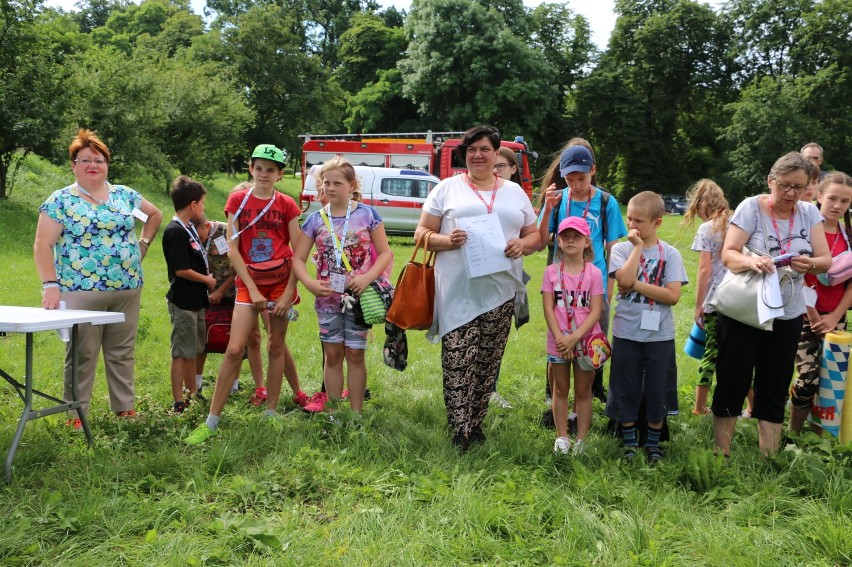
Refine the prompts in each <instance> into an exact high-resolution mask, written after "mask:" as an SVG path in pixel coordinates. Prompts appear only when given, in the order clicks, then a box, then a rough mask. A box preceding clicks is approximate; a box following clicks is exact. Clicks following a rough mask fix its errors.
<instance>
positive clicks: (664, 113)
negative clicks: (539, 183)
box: [572, 0, 733, 199]
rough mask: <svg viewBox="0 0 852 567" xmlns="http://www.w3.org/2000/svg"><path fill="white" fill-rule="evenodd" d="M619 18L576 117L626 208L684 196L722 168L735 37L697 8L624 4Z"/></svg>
mask: <svg viewBox="0 0 852 567" xmlns="http://www.w3.org/2000/svg"><path fill="white" fill-rule="evenodd" d="M616 10H617V11H618V12H619V14H620V15H619V18H618V21H617V22H616V27H615V30H614V32H613V35H612V38H611V39H610V44H609V49H608V51H607V53H605V54H604V56H603V57H602V58H601V61H600V64H599V65H598V67H597V68H595V70H594V71H593V72H592V73H591V74H590V76H589V77H588V78H587V79H584V80H582V81H581V82H580V84H579V85H578V87H577V89H576V92H575V93H574V96H573V101H572V104H573V107H572V114H573V116H574V119H575V120H576V123H577V124H579V125H580V131H581V132H585V133H588V135H589V136H590V137H591V138H592V139H593V141H594V143H595V144H596V146H597V148H596V149H597V150H598V154H599V155H600V156H602V157H601V159H600V161H601V162H602V164H603V165H604V166H603V167H602V168H601V169H602V177H603V181H604V182H605V183H607V184H608V186H609V187H610V188H612V189H614V190H615V191H616V192H618V193H619V195H620V196H621V197H622V198H623V199H626V198H628V197H630V196H632V195H633V194H634V193H636V192H638V191H641V190H645V189H653V190H655V191H658V192H660V193H670V192H671V193H682V192H683V191H684V189H685V188H686V187H687V186H688V185H689V183H691V182H692V181H694V180H695V179H697V178H699V177H706V176H708V175H714V174H715V173H716V172H717V171H718V167H719V165H720V161H719V157H718V156H719V155H720V154H721V152H722V149H721V148H720V147H719V144H718V142H716V140H715V138H714V130H715V128H716V127H718V126H721V125H723V124H725V115H724V112H723V106H722V105H723V104H724V103H725V102H727V101H729V100H732V97H733V91H732V90H731V89H730V86H729V85H730V79H729V75H730V72H729V69H730V61H729V60H728V59H727V58H726V53H727V47H728V45H729V41H730V40H729V29H728V28H727V27H726V26H725V25H724V22H722V21H721V20H720V19H719V18H718V17H717V16H716V15H715V14H714V12H713V11H712V10H711V9H710V8H708V7H707V6H704V5H700V4H698V3H696V2H693V1H691V0H619V1H618V2H617V4H616Z"/></svg>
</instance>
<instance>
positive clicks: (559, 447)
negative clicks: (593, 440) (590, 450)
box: [553, 437, 571, 455]
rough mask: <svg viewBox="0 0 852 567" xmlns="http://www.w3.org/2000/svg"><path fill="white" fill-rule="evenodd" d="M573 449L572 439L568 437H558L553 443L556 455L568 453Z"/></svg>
mask: <svg viewBox="0 0 852 567" xmlns="http://www.w3.org/2000/svg"><path fill="white" fill-rule="evenodd" d="M570 451H571V440H570V439H569V438H568V437H557V438H556V443H554V444H553V452H554V453H555V454H556V455H567V454H568V453H569V452H570Z"/></svg>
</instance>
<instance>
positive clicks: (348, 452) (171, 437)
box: [0, 158, 852, 566]
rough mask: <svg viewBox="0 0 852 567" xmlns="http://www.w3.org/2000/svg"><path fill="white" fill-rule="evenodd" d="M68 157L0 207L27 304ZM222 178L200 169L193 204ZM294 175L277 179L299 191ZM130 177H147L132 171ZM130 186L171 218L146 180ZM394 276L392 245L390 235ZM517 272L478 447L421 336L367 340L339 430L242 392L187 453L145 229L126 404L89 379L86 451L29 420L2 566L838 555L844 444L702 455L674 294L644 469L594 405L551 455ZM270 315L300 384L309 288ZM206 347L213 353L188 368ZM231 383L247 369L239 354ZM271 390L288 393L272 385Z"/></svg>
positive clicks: (403, 250) (804, 560)
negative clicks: (514, 317)
mask: <svg viewBox="0 0 852 567" xmlns="http://www.w3.org/2000/svg"><path fill="white" fill-rule="evenodd" d="M71 180H72V179H71V176H70V172H69V171H68V170H67V169H63V168H56V167H53V166H51V165H49V164H46V163H45V162H43V161H41V160H39V159H35V158H34V159H30V160H29V161H28V170H27V171H25V172H23V173H22V174H21V175H20V177H19V179H18V185H17V187H16V189H15V191H14V192H13V194H12V196H11V199H9V200H8V201H4V202H0V227H2V230H0V259H2V267H3V268H2V272H0V304H2V305H32V306H35V305H38V304H39V301H40V292H41V290H40V285H39V281H38V276H37V275H36V272H35V268H34V265H33V261H32V241H33V235H34V233H35V225H36V220H37V209H38V206H39V204H40V203H41V202H42V201H43V200H44V199H45V197H46V196H47V195H48V194H50V192H52V191H53V190H55V189H57V188H59V187H62V186H64V185H65V184H67V183H68V182H70V181H71ZM237 181H239V180H237V179H235V178H227V177H221V178H217V179H215V180H213V181H211V182H209V183H208V185H207V186H208V188H209V189H210V195H209V198H208V203H207V210H208V212H209V213H211V216H212V217H213V218H216V215H217V213H218V212H219V211H221V210H222V207H223V205H224V201H225V196H226V194H227V192H228V190H229V189H230V188H231V186H233V185H234V184H235V183H236V182H237ZM298 183H299V181H298V180H297V179H292V178H290V179H286V180H284V181H283V182H282V184H281V187H282V189H284V190H285V191H287V192H289V193H290V194H293V195H295V194H296V193H297V191H298ZM128 184H129V185H131V186H133V187H135V188H139V189H144V188H145V187H146V186H149V185H150V186H151V187H156V186H157V185H155V184H154V183H153V182H150V181H146V180H141V181H138V182H130V183H128ZM145 194H146V197H148V198H149V200H151V201H153V202H154V203H155V204H157V206H159V207H160V208H161V210H163V211H164V212H165V213H166V218H168V217H169V216H170V213H171V208H170V203H169V202H168V200H167V198H166V196H165V194H163V193H162V189H158V190H152V191H145ZM680 220H681V217H667V218H666V219H665V221H664V225H663V229H662V236H663V237H664V239H665V240H667V241H668V242H670V243H671V244H673V245H674V246H676V247H677V248H679V249H680V250H681V252H682V254H683V257H684V261H685V264H686V267H687V273H689V274H690V277H694V275H695V272H696V267H697V255H696V254H695V253H692V252H690V251H689V245H690V243H691V242H692V235H693V233H694V229H690V228H683V227H681V226H680V225H679V222H680ZM392 246H393V250H394V252H395V255H396V269H395V273H398V271H399V268H400V267H401V265H402V264H403V263H404V262H405V261H406V260H407V259H408V256H409V255H410V253H411V249H412V246H411V243H410V241H409V240H408V239H404V238H393V239H392ZM544 265H545V256H544V253H540V254H536V255H533V256H530V257H529V258H528V259H527V260H526V261H525V266H526V269H527V271H528V272H529V273H531V274H532V277H533V280H532V282H531V283H530V286H529V289H530V298H531V301H532V306H531V309H532V314H533V317H532V321H531V323H530V324H528V325H527V326H525V327H523V328H522V329H521V330H520V331H516V330H514V329H513V330H512V332H511V335H510V338H509V345H508V347H507V352H506V356H505V358H504V361H503V365H502V372H501V377H500V392H501V393H502V394H503V396H504V397H506V398H508V399H509V400H510V401H511V402H512V403H513V404H514V406H515V409H513V410H502V409H492V411H491V412H490V413H489V416H488V419H487V420H486V424H485V425H486V427H485V432H486V435H487V436H488V442H487V443H485V444H484V445H483V446H480V447H477V448H475V449H473V450H472V451H471V452H469V453H468V454H465V455H460V454H459V453H458V452H457V451H456V450H455V449H453V448H452V446H451V445H450V443H449V438H448V435H447V431H446V417H445V413H444V406H443V399H442V396H441V368H440V358H439V354H440V348H439V347H438V346H437V345H432V344H429V343H428V342H426V341H425V340H424V338H423V333H417V332H412V333H409V346H410V356H409V367H408V369H407V370H406V371H405V372H402V373H400V372H396V371H393V370H391V369H389V368H388V367H386V366H385V365H384V364H383V363H382V360H381V352H380V346H381V343H382V341H383V339H384V336H383V335H384V333H383V330H382V329H381V328H376V329H375V335H376V337H375V342H374V343H372V344H371V345H370V346H369V348H368V355H367V357H368V363H367V365H368V376H369V377H368V382H369V386H370V388H371V390H372V394H373V400H372V401H370V402H367V404H366V406H365V410H364V414H363V417H362V418H361V419H360V420H358V419H356V418H355V417H354V416H352V415H350V414H349V413H348V412H347V411H346V410H345V409H342V410H340V411H339V412H338V414H337V416H338V417H339V419H338V423H337V424H332V423H330V422H329V421H328V418H327V417H324V416H322V415H320V416H312V417H311V416H307V415H305V414H304V413H302V412H301V411H298V410H297V409H296V408H295V407H294V406H293V405H292V404H285V405H283V406H282V407H280V416H279V417H277V418H275V419H273V420H269V421H264V420H262V419H261V411H260V410H257V409H255V408H252V407H251V406H249V405H248V403H247V402H248V394H247V393H246V391H245V390H244V391H243V392H242V393H240V394H238V395H236V396H234V398H235V399H232V400H231V402H230V403H229V405H228V406H227V407H226V409H225V413H224V417H223V420H222V426H221V428H220V435H219V436H218V437H216V438H215V439H213V440H212V441H211V442H208V443H207V444H205V445H204V446H201V447H198V448H192V449H191V448H187V447H185V446H184V445H183V444H182V443H181V439H182V438H183V437H184V436H185V435H186V434H187V433H188V431H190V430H191V429H192V428H193V427H194V426H195V425H197V424H198V423H199V422H200V421H201V420H202V419H203V416H204V415H205V413H206V412H205V411H204V409H205V408H201V407H199V406H197V405H193V406H191V408H190V410H189V411H188V412H187V414H185V415H183V416H181V417H173V416H170V415H168V413H167V410H168V408H169V407H170V404H171V399H170V390H169V378H168V369H169V354H168V353H169V320H168V314H167V312H166V304H165V299H164V296H165V292H166V289H167V281H166V274H165V263H164V261H163V257H162V253H161V246H160V241H159V239H157V241H156V242H155V243H154V245H153V246H152V248H151V254H150V256H149V257H148V258H147V259H146V261H145V264H144V269H145V288H144V292H143V297H142V315H141V320H140V328H139V341H138V345H137V368H136V384H137V386H136V389H137V396H138V399H139V405H138V407H139V409H140V411H141V416H140V417H139V418H138V419H137V420H118V419H117V418H115V417H113V416H111V415H110V413H109V411H108V409H109V408H108V406H107V402H106V399H107V398H106V387H105V384H104V380H103V375H102V370H101V371H99V376H98V379H97V386H96V391H95V397H94V400H93V404H92V411H91V421H92V423H93V427H94V432H95V436H96V443H95V448H94V450H89V449H88V448H87V447H86V444H85V442H84V439H83V436H82V435H81V434H80V433H78V432H74V431H70V430H68V429H67V428H65V427H64V425H63V423H64V418H61V417H60V416H53V417H51V418H46V419H42V420H38V421H36V422H34V423H31V424H29V425H28V427H27V429H26V431H25V433H24V438H23V443H22V446H21V448H20V449H19V451H18V453H17V456H16V459H15V474H14V478H13V481H12V483H11V484H9V485H0V534H2V537H0V562H2V563H3V564H8V565H41V564H47V565H52V566H53V565H57V566H59V565H62V566H64V565H79V566H92V565H127V564H133V565H176V566H177V565H602V566H611V565H654V566H656V565H720V566H729V565H748V566H775V565H816V566H834V565H849V564H852V466H850V465H851V464H852V448H850V447H842V446H838V445H836V444H834V443H832V442H831V441H829V440H823V441H818V440H816V439H815V438H814V437H812V436H808V437H806V438H804V439H801V440H800V443H799V446H791V447H789V448H788V450H785V451H783V452H782V453H781V454H780V455H779V456H778V457H776V458H775V459H773V460H764V459H761V458H760V457H759V456H758V453H757V439H756V431H755V424H754V423H753V422H750V421H741V422H740V424H739V425H738V431H737V437H736V439H735V441H734V448H733V450H734V455H733V457H732V458H731V459H730V460H729V461H726V462H724V463H721V462H719V461H718V460H716V459H714V458H713V456H712V453H711V451H710V447H711V438H712V431H711V426H710V420H709V418H707V417H706V416H693V415H691V414H690V409H691V407H692V401H693V400H692V392H693V391H694V387H695V370H696V363H695V361H694V360H692V359H689V358H688V357H687V356H686V355H684V354H683V353H682V346H683V341H684V339H685V338H686V336H687V334H688V332H689V328H690V327H691V319H692V315H691V313H692V309H693V305H694V291H695V290H694V286H693V285H690V286H687V287H686V288H685V290H684V293H683V296H682V299H681V302H680V304H679V305H678V306H677V308H676V321H677V337H678V338H677V343H678V351H679V354H678V368H679V391H680V402H681V415H680V416H677V417H674V418H671V421H670V425H671V428H672V434H673V440H672V442H671V443H670V444H669V445H668V447H667V451H668V457H667V459H666V460H665V461H664V462H663V463H662V464H661V465H659V466H658V467H656V468H650V467H648V466H647V465H646V464H645V462H644V459H641V458H640V459H636V462H633V463H623V462H621V461H619V460H618V457H619V455H620V449H619V445H618V443H617V442H616V441H615V440H614V439H613V438H611V437H609V436H607V435H606V433H605V432H604V426H605V421H606V420H605V419H604V417H603V416H602V415H601V410H602V406H600V405H599V404H598V402H595V404H596V405H595V410H596V411H595V417H594V423H593V429H592V433H591V435H590V437H589V440H588V445H589V446H588V450H587V451H586V453H585V454H584V455H582V456H581V457H576V458H575V457H559V458H557V457H554V456H553V454H552V453H551V449H552V446H553V437H554V434H553V432H552V431H550V430H545V429H542V428H540V427H539V426H538V418H539V416H540V413H541V411H542V410H543V409H544V404H543V400H542V398H543V382H544V377H543V374H544V356H545V351H544V337H545V324H544V318H543V316H542V314H541V305H540V297H539V294H538V293H537V289H538V285H539V284H540V282H541V275H542V272H543V270H544ZM302 295H303V297H306V299H307V301H305V302H303V304H302V305H301V306H300V307H299V311H300V313H301V317H300V318H299V320H298V321H297V322H296V323H294V324H292V325H291V326H290V333H289V337H288V338H289V344H290V345H291V348H292V350H293V354H294V356H295V358H296V361H297V364H298V368H299V371H300V376H301V379H302V382H303V387H304V388H305V389H306V390H308V392H309V393H313V392H314V391H315V390H316V389H318V388H319V384H320V377H321V373H320V371H321V368H320V357H321V355H320V350H319V343H318V341H317V338H316V333H317V325H316V314H315V313H314V311H313V309H312V308H311V301H310V297H307V296H308V295H309V294H307V292H306V291H305V290H304V289H302ZM23 345H24V342H23V339H22V337H21V336H16V335H9V336H7V337H5V338H0V368H3V369H4V370H6V371H8V372H10V373H11V374H12V375H14V376H21V375H22V374H23V348H24V347H23ZM35 348H36V371H37V374H38V377H37V386H39V387H41V388H42V389H44V390H46V391H48V392H51V393H54V394H56V395H59V394H61V391H62V386H61V366H62V348H63V347H62V343H61V342H60V340H59V339H58V338H57V336H56V334H55V333H52V332H51V333H40V334H38V335H36V340H35ZM219 360H220V357H219V356H217V355H211V356H210V360H209V361H208V368H207V369H206V372H205V375H206V376H208V377H209V376H213V375H215V372H216V370H217V367H218V363H219ZM242 380H243V382H244V383H246V384H250V383H251V378H250V376H249V374H248V370H247V368H245V369H244V371H243V376H242ZM285 389H286V386H285ZM20 409H21V404H20V402H19V401H18V400H17V399H16V397H15V394H14V392H13V391H12V389H11V388H8V387H3V388H0V447H2V448H3V451H4V453H3V454H4V457H5V450H6V448H7V447H8V444H9V443H10V441H11V438H12V434H13V432H14V428H15V426H16V422H17V418H18V417H19V415H20Z"/></svg>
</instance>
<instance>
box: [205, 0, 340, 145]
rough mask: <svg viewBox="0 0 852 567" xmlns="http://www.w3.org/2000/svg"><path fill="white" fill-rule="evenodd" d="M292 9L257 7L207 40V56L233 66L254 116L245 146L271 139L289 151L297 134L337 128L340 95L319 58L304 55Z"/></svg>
mask: <svg viewBox="0 0 852 567" xmlns="http://www.w3.org/2000/svg"><path fill="white" fill-rule="evenodd" d="M294 17H295V15H294V14H293V13H292V11H289V10H287V9H285V8H281V7H279V6H275V5H266V6H256V7H253V8H251V9H250V10H249V11H248V12H246V13H245V14H242V15H240V16H238V17H237V18H235V19H234V21H233V22H232V23H230V24H228V25H225V26H223V28H222V31H221V37H222V43H221V46H219V47H216V46H215V45H214V44H211V43H209V42H208V43H206V44H205V50H206V56H213V57H215V58H216V59H217V60H220V61H222V62H223V63H224V64H225V65H227V66H229V67H232V68H233V72H234V73H235V76H236V78H237V80H238V81H239V84H240V86H241V90H242V92H243V93H244V96H245V97H246V102H247V105H248V107H249V108H251V109H252V111H253V112H254V115H255V120H254V123H253V124H252V125H251V126H250V127H249V130H248V133H247V140H246V141H247V142H248V146H249V147H251V146H253V145H256V144H260V143H272V144H276V145H278V146H279V147H285V148H287V150H288V151H289V152H290V154H291V155H297V154H296V152H299V151H300V150H301V148H300V146H299V144H298V135H299V134H303V133H305V132H308V131H314V132H316V131H334V130H337V129H340V128H342V125H341V123H342V112H343V104H344V93H343V91H342V90H341V89H340V87H339V86H338V85H337V82H336V81H335V80H333V78H332V76H331V71H330V70H329V69H327V68H325V67H323V66H322V64H321V61H320V58H319V57H316V56H313V55H311V54H309V53H305V50H304V43H303V41H302V38H301V37H300V36H299V35H298V34H297V33H295V32H293V31H292V30H294V29H298V23H297V22H296V21H294Z"/></svg>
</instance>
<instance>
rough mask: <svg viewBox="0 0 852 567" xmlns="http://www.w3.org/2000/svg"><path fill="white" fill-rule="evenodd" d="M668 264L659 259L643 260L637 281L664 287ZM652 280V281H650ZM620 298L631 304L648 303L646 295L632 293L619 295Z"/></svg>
mask: <svg viewBox="0 0 852 567" xmlns="http://www.w3.org/2000/svg"><path fill="white" fill-rule="evenodd" d="M667 263H668V262H666V261H665V260H663V261H662V262H661V261H660V260H659V258H651V259H649V260H645V259H642V260H641V261H640V266H641V268H640V269H639V274H638V276H637V278H636V281H640V282H645V283H650V284H653V285H664V282H665V281H666V264H667ZM649 278H650V279H649ZM618 295H619V298H620V299H623V300H626V301H629V302H630V303H648V301H649V300H648V298H647V297H645V296H644V295H642V294H640V293H637V292H635V291H631V292H629V293H619V294H618Z"/></svg>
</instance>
